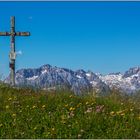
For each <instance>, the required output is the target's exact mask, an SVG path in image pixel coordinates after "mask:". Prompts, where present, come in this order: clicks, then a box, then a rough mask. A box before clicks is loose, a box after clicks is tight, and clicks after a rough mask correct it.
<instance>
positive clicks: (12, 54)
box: [0, 16, 30, 86]
mask: <svg viewBox="0 0 140 140" xmlns="http://www.w3.org/2000/svg"><path fill="white" fill-rule="evenodd" d="M0 36H10V38H11V44H10V47H11V50H10V54H9V58H10V63H9V67H10V84H11V85H12V86H15V60H16V52H15V36H30V32H16V31H15V17H14V16H12V17H11V30H10V32H0Z"/></svg>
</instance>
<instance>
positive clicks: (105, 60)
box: [0, 2, 140, 75]
mask: <svg viewBox="0 0 140 140" xmlns="http://www.w3.org/2000/svg"><path fill="white" fill-rule="evenodd" d="M13 15H14V16H15V17H16V31H30V32H31V36H30V37H16V50H17V51H22V55H18V56H17V63H16V69H20V68H35V67H39V66H41V65H43V64H50V65H52V66H58V67H66V68H70V69H73V70H77V69H85V70H92V71H93V72H99V73H103V74H107V73H110V72H119V71H120V72H124V71H125V70H127V69H128V68H130V67H134V66H140V2H0V31H9V30H10V16H13ZM9 51H10V38H9V37H0V73H2V74H3V75H8V74H9V67H8V66H9V57H8V54H9Z"/></svg>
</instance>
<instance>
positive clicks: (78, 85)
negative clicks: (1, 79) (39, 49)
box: [5, 64, 140, 94]
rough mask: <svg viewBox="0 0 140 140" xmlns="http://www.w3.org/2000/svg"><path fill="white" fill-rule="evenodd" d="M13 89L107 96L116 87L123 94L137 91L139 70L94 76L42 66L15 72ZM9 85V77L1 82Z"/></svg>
mask: <svg viewBox="0 0 140 140" xmlns="http://www.w3.org/2000/svg"><path fill="white" fill-rule="evenodd" d="M15 79H16V85H17V86H32V87H37V88H42V89H44V90H51V89H52V90H56V89H57V88H58V89H59V88H60V89H62V88H68V89H70V90H71V91H73V92H74V93H75V94H83V93H88V92H93V91H96V92H100V93H104V94H105V93H107V92H108V91H109V90H110V89H113V88H116V89H118V90H120V91H123V92H125V93H127V94H131V93H134V92H136V91H138V90H140V67H134V68H130V69H129V70H128V71H126V72H125V73H124V74H122V73H111V74H107V75H102V74H96V73H93V72H92V71H87V72H86V71H84V70H82V69H80V70H77V71H72V70H70V69H66V68H59V67H53V66H51V65H48V64H47V65H43V66H41V67H39V68H35V69H20V70H18V71H17V72H16V77H15ZM5 82H6V83H8V82H9V77H7V78H6V79H5Z"/></svg>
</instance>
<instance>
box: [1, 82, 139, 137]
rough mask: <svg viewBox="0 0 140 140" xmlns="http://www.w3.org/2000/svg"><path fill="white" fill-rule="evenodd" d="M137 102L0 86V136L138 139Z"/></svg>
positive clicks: (114, 93) (111, 96)
mask: <svg viewBox="0 0 140 140" xmlns="http://www.w3.org/2000/svg"><path fill="white" fill-rule="evenodd" d="M139 105H140V103H139V100H138V99H137V100H134V99H133V98H131V97H126V96H121V95H120V94H119V93H117V92H114V91H112V94H111V95H108V96H106V97H94V96H92V95H87V96H75V95H74V94H72V93H70V92H68V91H65V92H64V91H63V92H61V91H57V92H52V93H47V92H45V91H41V90H39V91H34V90H32V89H16V88H15V89H14V88H10V87H7V86H5V85H1V86H0V138H13V139H14V138H32V139H34V138H84V139H86V138H108V139H109V138H112V139H113V138H129V139H130V138H140V106H139Z"/></svg>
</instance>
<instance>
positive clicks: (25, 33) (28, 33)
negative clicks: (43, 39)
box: [16, 32, 30, 36]
mask: <svg viewBox="0 0 140 140" xmlns="http://www.w3.org/2000/svg"><path fill="white" fill-rule="evenodd" d="M16 36H30V32H16Z"/></svg>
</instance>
